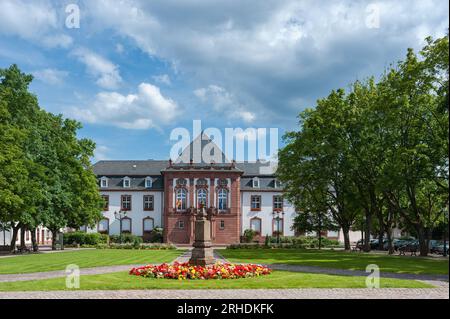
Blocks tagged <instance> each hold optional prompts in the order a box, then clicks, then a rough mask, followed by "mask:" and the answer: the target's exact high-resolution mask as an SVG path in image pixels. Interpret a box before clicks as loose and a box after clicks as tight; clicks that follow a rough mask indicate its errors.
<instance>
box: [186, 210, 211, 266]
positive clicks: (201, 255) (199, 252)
mask: <svg viewBox="0 0 450 319" xmlns="http://www.w3.org/2000/svg"><path fill="white" fill-rule="evenodd" d="M207 217H208V215H207V213H206V210H205V208H204V207H202V208H201V209H199V211H198V214H197V216H196V220H195V229H194V232H195V239H194V244H193V246H194V249H192V255H191V259H190V260H189V264H191V265H195V266H206V265H210V264H214V253H213V249H212V243H211V226H210V221H209V220H208V218H207Z"/></svg>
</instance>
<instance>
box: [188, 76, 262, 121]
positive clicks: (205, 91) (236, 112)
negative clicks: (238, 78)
mask: <svg viewBox="0 0 450 319" xmlns="http://www.w3.org/2000/svg"><path fill="white" fill-rule="evenodd" d="M194 95H195V96H196V97H198V98H199V100H200V101H202V102H203V103H205V104H211V105H212V107H213V110H214V111H215V112H218V113H221V114H223V115H225V116H226V117H228V118H233V119H241V120H243V121H244V122H246V123H250V122H253V121H254V120H255V118H256V115H255V114H254V113H252V112H250V111H248V110H246V109H245V107H244V105H242V104H241V103H239V102H238V101H237V99H236V98H235V96H234V95H233V94H231V93H230V92H228V91H227V90H225V89H224V88H222V87H220V86H218V85H213V84H211V85H209V86H208V87H206V88H199V89H197V90H194Z"/></svg>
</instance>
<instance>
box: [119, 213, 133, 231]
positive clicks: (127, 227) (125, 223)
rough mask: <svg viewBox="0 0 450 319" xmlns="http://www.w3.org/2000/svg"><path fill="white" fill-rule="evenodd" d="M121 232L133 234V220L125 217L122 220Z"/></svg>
mask: <svg viewBox="0 0 450 319" xmlns="http://www.w3.org/2000/svg"><path fill="white" fill-rule="evenodd" d="M120 230H121V232H122V233H131V218H130V217H124V218H122V219H121V220H120Z"/></svg>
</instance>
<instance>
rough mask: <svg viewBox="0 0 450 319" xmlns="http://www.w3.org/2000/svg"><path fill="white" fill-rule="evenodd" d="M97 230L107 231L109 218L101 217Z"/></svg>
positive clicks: (100, 231)
mask: <svg viewBox="0 0 450 319" xmlns="http://www.w3.org/2000/svg"><path fill="white" fill-rule="evenodd" d="M97 231H98V232H99V233H105V234H108V233H109V219H108V218H103V219H101V220H100V221H99V222H98V226H97Z"/></svg>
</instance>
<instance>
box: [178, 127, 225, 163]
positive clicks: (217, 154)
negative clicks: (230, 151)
mask: <svg viewBox="0 0 450 319" xmlns="http://www.w3.org/2000/svg"><path fill="white" fill-rule="evenodd" d="M191 161H192V163H194V164H205V165H206V164H211V163H215V164H225V163H231V161H230V160H229V159H228V158H227V157H226V156H225V154H224V153H223V151H222V149H221V148H220V147H219V146H218V145H217V144H216V143H214V141H213V140H212V139H211V138H210V137H209V136H208V135H207V134H206V133H204V132H202V133H201V134H199V135H198V136H197V137H196V138H195V139H194V140H193V141H192V142H191V143H190V144H189V145H188V146H187V147H186V148H185V149H184V150H183V151H182V152H181V154H180V156H178V158H177V159H176V160H175V164H183V163H185V164H189V163H191Z"/></svg>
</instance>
